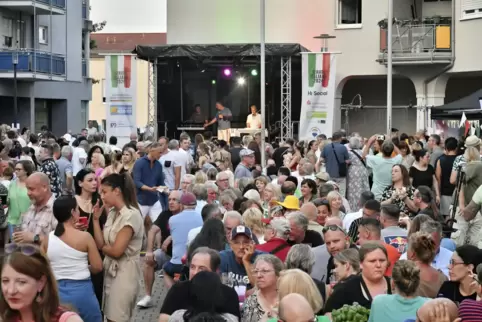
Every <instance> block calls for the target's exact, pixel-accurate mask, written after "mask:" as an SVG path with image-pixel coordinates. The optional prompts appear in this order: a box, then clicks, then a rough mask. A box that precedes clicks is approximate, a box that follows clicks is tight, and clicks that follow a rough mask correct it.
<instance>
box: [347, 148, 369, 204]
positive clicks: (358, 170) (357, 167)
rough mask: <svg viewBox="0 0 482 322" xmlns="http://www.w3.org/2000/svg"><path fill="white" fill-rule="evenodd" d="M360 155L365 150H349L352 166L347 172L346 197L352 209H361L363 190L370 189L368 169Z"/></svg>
mask: <svg viewBox="0 0 482 322" xmlns="http://www.w3.org/2000/svg"><path fill="white" fill-rule="evenodd" d="M355 153H356V154H358V155H359V156H360V157H361V156H362V154H363V152H362V151H361V150H349V151H348V155H349V156H350V166H349V167H348V173H347V185H346V187H347V190H346V199H347V200H348V204H349V205H350V209H352V210H355V209H360V208H361V205H360V196H361V194H362V192H365V191H370V184H369V182H368V170H367V168H366V166H365V164H364V163H363V162H362V161H361V159H360V158H359V157H358V156H357V155H356V154H355Z"/></svg>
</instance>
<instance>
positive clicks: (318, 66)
mask: <svg viewBox="0 0 482 322" xmlns="http://www.w3.org/2000/svg"><path fill="white" fill-rule="evenodd" d="M335 77H336V54H331V53H303V55H302V102H301V114H300V130H299V139H300V140H312V139H315V138H316V136H317V135H319V134H325V135H326V136H327V137H330V136H331V134H332V132H333V113H334V105H335Z"/></svg>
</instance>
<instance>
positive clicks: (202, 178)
mask: <svg viewBox="0 0 482 322" xmlns="http://www.w3.org/2000/svg"><path fill="white" fill-rule="evenodd" d="M207 181H208V176H207V175H206V173H205V172H204V171H202V170H199V171H198V172H196V173H195V174H194V184H205V183H206V182H207Z"/></svg>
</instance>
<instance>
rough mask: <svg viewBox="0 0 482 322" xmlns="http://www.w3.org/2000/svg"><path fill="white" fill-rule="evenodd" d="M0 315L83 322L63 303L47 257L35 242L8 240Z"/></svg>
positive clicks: (11, 320) (10, 321) (9, 320)
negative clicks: (18, 242) (24, 242)
mask: <svg viewBox="0 0 482 322" xmlns="http://www.w3.org/2000/svg"><path fill="white" fill-rule="evenodd" d="M1 275H2V276H1V277H2V297H1V299H0V317H1V320H2V321H4V322H16V321H36V322H51V321H60V320H61V321H65V322H81V321H82V319H81V318H80V317H79V316H78V315H77V314H76V313H73V312H69V311H68V310H67V309H65V308H63V307H61V306H60V299H59V294H58V292H57V283H56V281H55V277H54V274H53V272H52V269H51V268H50V264H49V261H48V259H47V258H46V257H45V256H44V255H43V254H42V253H41V251H40V249H39V248H38V247H37V246H34V245H32V244H8V245H7V246H6V247H5V256H4V258H3V261H2V267H1Z"/></svg>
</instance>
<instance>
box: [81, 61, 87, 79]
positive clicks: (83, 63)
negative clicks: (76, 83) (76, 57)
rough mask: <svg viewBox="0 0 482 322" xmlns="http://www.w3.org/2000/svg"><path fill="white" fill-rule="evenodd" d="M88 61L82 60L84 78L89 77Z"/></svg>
mask: <svg viewBox="0 0 482 322" xmlns="http://www.w3.org/2000/svg"><path fill="white" fill-rule="evenodd" d="M87 74H88V73H87V60H85V59H82V77H87Z"/></svg>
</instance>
